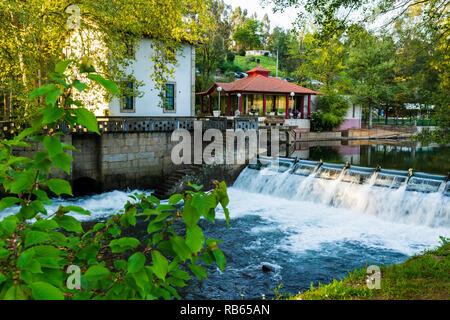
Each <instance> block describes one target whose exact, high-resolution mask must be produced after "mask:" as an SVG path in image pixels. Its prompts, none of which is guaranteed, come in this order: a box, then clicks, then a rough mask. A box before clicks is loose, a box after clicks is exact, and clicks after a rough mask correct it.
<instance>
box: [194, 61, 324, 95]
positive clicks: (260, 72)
mask: <svg viewBox="0 0 450 320" xmlns="http://www.w3.org/2000/svg"><path fill="white" fill-rule="evenodd" d="M269 73H270V70H269V69H265V68H263V67H260V66H257V67H255V68H253V69H251V70H249V71H247V74H248V77H246V78H243V79H239V80H235V81H233V82H230V83H226V82H215V83H214V84H213V85H212V86H211V87H210V88H209V89H208V90H207V91H204V92H198V93H197V94H199V95H209V94H213V93H214V92H215V91H216V88H217V87H222V92H223V93H232V94H233V93H267V94H289V93H291V92H294V93H295V94H311V95H317V94H320V93H319V92H317V91H314V90H311V89H308V88H304V87H301V86H298V85H296V84H294V83H290V82H287V81H284V80H281V79H278V78H273V77H269Z"/></svg>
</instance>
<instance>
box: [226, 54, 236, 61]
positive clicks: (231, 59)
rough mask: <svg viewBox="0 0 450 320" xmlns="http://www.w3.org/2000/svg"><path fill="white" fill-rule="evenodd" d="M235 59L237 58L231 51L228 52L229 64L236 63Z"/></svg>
mask: <svg viewBox="0 0 450 320" xmlns="http://www.w3.org/2000/svg"><path fill="white" fill-rule="evenodd" d="M234 58H235V55H234V53H233V52H231V51H228V52H227V61H228V62H233V61H234Z"/></svg>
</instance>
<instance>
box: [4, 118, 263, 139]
mask: <svg viewBox="0 0 450 320" xmlns="http://www.w3.org/2000/svg"><path fill="white" fill-rule="evenodd" d="M97 121H98V128H99V131H100V132H101V133H109V132H170V131H174V130H177V129H186V130H193V129H194V121H201V123H202V128H203V130H207V129H218V130H221V131H224V130H227V129H233V130H239V129H242V130H244V131H247V130H250V129H253V130H258V118H257V117H97ZM0 126H1V130H0V132H1V133H3V135H4V136H11V135H14V134H16V133H18V132H20V131H21V130H22V129H24V128H26V127H27V126H28V125H27V124H26V123H25V124H19V123H17V122H13V121H0ZM56 129H57V130H60V131H62V132H65V133H67V134H71V133H81V134H83V133H89V131H88V130H87V128H85V127H84V126H82V125H77V124H76V125H74V126H71V125H69V124H68V123H62V124H61V125H59V126H58V127H57V128H56Z"/></svg>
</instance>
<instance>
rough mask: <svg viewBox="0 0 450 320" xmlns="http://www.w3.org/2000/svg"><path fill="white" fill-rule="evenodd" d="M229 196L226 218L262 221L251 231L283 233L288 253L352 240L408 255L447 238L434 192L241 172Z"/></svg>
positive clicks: (444, 213)
mask: <svg viewBox="0 0 450 320" xmlns="http://www.w3.org/2000/svg"><path fill="white" fill-rule="evenodd" d="M275 186H276V187H275ZM229 195H230V204H229V209H230V213H231V217H232V218H239V217H243V216H245V215H258V216H259V217H261V218H263V219H265V220H266V221H268V222H270V223H271V225H269V226H267V225H264V226H255V227H254V228H253V229H252V230H251V232H254V233H259V232H260V233H263V232H268V231H270V230H273V231H275V230H281V231H283V233H284V234H285V238H284V239H282V240H280V244H279V249H284V250H288V251H290V252H297V253H301V252H304V251H306V250H320V248H321V247H323V245H326V244H331V243H340V242H347V243H348V242H357V243H359V244H361V245H363V246H366V247H372V248H379V249H388V250H394V251H396V252H400V253H403V254H406V255H412V254H415V253H418V252H420V251H422V250H424V249H427V248H432V247H435V246H437V245H439V243H440V240H439V236H445V237H450V212H449V210H450V206H449V199H448V197H445V196H443V195H442V194H440V193H428V194H427V193H419V192H410V191H406V190H405V187H403V186H402V187H400V188H399V189H389V188H381V187H375V186H373V185H371V184H368V185H359V184H351V183H346V182H341V181H339V180H334V181H333V180H326V179H320V178H312V177H311V176H310V177H303V176H297V175H293V174H289V175H286V174H278V175H270V176H269V175H261V174H260V173H259V172H258V171H256V170H251V169H246V170H244V171H243V172H242V173H241V175H240V176H239V178H238V180H237V181H236V183H235V184H234V186H233V187H232V188H229ZM218 216H219V217H220V215H218Z"/></svg>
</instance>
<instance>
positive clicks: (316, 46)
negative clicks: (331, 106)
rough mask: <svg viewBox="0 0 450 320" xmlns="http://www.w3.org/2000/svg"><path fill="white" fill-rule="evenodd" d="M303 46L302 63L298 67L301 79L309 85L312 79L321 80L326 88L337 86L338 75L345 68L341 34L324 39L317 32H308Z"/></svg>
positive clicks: (298, 74) (301, 52)
mask: <svg viewBox="0 0 450 320" xmlns="http://www.w3.org/2000/svg"><path fill="white" fill-rule="evenodd" d="M302 46H303V50H301V51H300V56H299V58H300V60H301V64H300V66H299V67H298V69H297V76H298V78H299V79H300V81H301V82H302V83H304V84H309V85H310V84H311V80H315V81H320V82H321V83H323V86H324V87H325V88H326V89H331V87H333V86H336V85H337V83H336V82H337V80H338V79H337V77H338V75H339V74H340V72H341V71H342V70H344V64H343V59H344V54H345V50H344V45H343V44H342V42H341V41H340V37H339V35H336V36H334V37H332V38H329V39H327V40H325V41H322V40H320V39H319V35H318V34H317V33H307V34H305V36H304V37H303V41H302Z"/></svg>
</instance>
